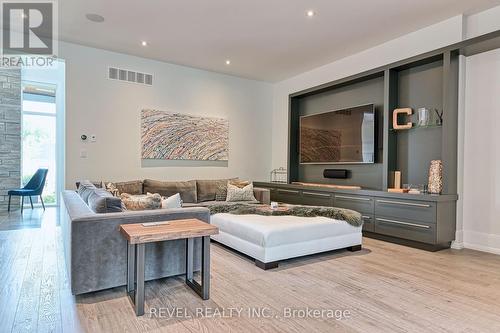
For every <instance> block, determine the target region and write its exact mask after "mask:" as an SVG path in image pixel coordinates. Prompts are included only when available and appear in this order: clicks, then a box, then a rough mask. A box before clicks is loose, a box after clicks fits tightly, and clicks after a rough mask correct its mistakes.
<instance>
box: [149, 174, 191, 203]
mask: <svg viewBox="0 0 500 333" xmlns="http://www.w3.org/2000/svg"><path fill="white" fill-rule="evenodd" d="M144 192H151V193H158V194H160V195H161V196H164V197H170V196H172V195H174V194H176V193H179V194H180V195H181V199H182V201H183V202H197V198H196V181H195V180H190V181H187V182H165V181H160V180H152V179H146V180H144Z"/></svg>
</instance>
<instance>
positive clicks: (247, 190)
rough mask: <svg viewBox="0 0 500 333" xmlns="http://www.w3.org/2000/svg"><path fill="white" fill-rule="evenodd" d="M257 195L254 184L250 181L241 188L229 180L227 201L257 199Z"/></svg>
mask: <svg viewBox="0 0 500 333" xmlns="http://www.w3.org/2000/svg"><path fill="white" fill-rule="evenodd" d="M256 200H257V199H255V196H254V195H253V184H252V183H250V184H248V185H247V186H245V187H243V188H239V187H238V186H236V185H233V184H231V182H228V184H227V198H226V201H228V202H234V201H256Z"/></svg>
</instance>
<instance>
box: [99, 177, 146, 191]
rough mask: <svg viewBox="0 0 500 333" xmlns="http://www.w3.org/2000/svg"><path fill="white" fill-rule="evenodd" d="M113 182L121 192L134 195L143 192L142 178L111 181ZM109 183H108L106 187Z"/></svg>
mask: <svg viewBox="0 0 500 333" xmlns="http://www.w3.org/2000/svg"><path fill="white" fill-rule="evenodd" d="M111 184H112V185H113V186H114V187H115V188H116V189H117V190H118V193H119V194H122V193H128V194H132V195H139V194H143V193H144V192H143V191H142V180H131V181H127V182H111ZM108 185H109V183H106V188H107V187H108Z"/></svg>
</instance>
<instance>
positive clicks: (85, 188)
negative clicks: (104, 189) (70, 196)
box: [77, 180, 97, 204]
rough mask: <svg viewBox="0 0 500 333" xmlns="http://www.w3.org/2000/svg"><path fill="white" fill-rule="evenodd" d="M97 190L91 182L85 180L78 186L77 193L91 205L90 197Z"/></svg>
mask: <svg viewBox="0 0 500 333" xmlns="http://www.w3.org/2000/svg"><path fill="white" fill-rule="evenodd" d="M96 189H97V187H96V186H95V185H94V184H92V182H90V181H89V180H83V181H81V182H80V184H79V186H78V190H77V193H78V194H79V195H80V197H81V198H82V199H83V201H85V203H86V204H88V203H89V196H90V195H91V194H92V193H93V192H94V191H95V190H96Z"/></svg>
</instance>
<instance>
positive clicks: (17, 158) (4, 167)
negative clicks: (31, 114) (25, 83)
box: [0, 68, 21, 211]
mask: <svg viewBox="0 0 500 333" xmlns="http://www.w3.org/2000/svg"><path fill="white" fill-rule="evenodd" d="M20 185H21V71H20V70H18V69H1V68H0V211H5V210H7V203H8V200H9V197H8V196H7V191H8V190H9V189H13V188H18V187H19V186H20ZM12 205H13V206H12V207H11V209H18V208H19V198H14V197H13V198H12Z"/></svg>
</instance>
